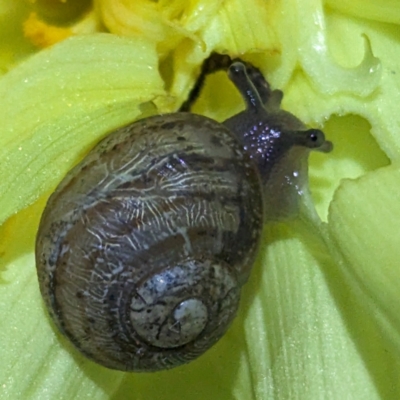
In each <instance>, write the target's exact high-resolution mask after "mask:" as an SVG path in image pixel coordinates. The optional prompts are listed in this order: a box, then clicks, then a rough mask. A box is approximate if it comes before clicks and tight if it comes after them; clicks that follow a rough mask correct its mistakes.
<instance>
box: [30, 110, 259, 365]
mask: <svg viewBox="0 0 400 400" xmlns="http://www.w3.org/2000/svg"><path fill="white" fill-rule="evenodd" d="M262 207H263V205H262V194H261V188H260V178H259V176H258V172H257V171H256V170H255V167H254V166H253V164H252V163H251V162H249V159H248V156H247V155H246V154H244V152H243V150H242V149H241V147H240V145H239V143H238V142H237V141H236V139H235V138H234V137H233V135H232V134H231V133H230V132H229V131H228V129H227V128H224V127H223V126H221V124H219V123H217V122H215V121H212V120H210V119H208V118H205V117H201V116H196V115H193V114H186V113H180V114H171V115H163V116H155V117H151V118H148V119H145V120H142V121H138V122H136V123H134V124H132V125H129V126H127V127H125V128H122V129H120V130H118V131H116V132H114V133H113V134H112V135H110V136H109V137H107V138H106V139H104V140H103V141H102V142H100V143H99V144H98V145H97V146H96V147H95V148H94V149H93V150H92V151H91V153H89V155H88V156H87V157H86V158H85V159H84V160H83V161H82V162H81V163H80V164H79V165H78V166H77V167H75V168H74V169H73V170H72V171H71V172H70V173H69V174H68V175H67V177H66V178H65V179H64V181H63V182H62V183H61V184H60V186H59V187H58V188H57V190H56V192H55V193H54V194H53V195H52V196H51V198H50V199H49V202H48V205H47V207H46V210H45V212H44V215H43V217H42V221H41V225H40V228H39V234H38V238H37V251H36V257H37V265H38V275H39V281H40V287H41V291H42V294H43V297H44V298H45V301H46V303H47V305H48V307H49V309H50V312H51V315H52V317H53V319H54V321H55V322H56V324H57V325H58V326H59V327H60V329H61V330H62V331H63V332H64V333H65V335H66V336H68V337H69V338H70V340H71V341H72V343H74V345H75V346H76V347H77V348H78V349H79V350H80V351H81V352H83V353H84V354H85V355H87V356H88V357H89V358H92V359H94V360H95V361H97V362H99V363H100V364H103V365H105V366H107V367H109V368H115V369H121V370H137V371H150V370H158V369H165V368H169V367H173V366H176V365H179V364H181V363H184V362H187V361H190V360H191V359H193V358H195V357H197V356H198V355H200V354H201V353H203V352H204V351H205V350H206V349H207V348H209V347H211V346H212V345H213V344H214V343H215V342H216V341H217V340H218V339H219V338H220V337H221V336H222V335H223V334H224V332H225V331H226V329H227V327H228V326H229V324H230V322H231V321H232V319H233V317H234V316H235V313H236V310H237V306H238V302H239V297H240V289H241V286H242V285H243V284H244V282H245V281H246V280H247V278H248V275H249V273H250V269H251V266H252V264H253V261H254V257H255V254H256V250H257V246H258V241H259V236H260V231H261V227H262V222H263V216H262V214H263V210H262Z"/></svg>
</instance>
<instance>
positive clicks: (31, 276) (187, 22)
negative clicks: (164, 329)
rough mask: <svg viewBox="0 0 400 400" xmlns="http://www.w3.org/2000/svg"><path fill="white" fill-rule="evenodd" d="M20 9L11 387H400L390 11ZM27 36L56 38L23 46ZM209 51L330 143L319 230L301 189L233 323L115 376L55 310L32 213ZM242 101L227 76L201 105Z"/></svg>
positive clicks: (0, 158)
mask: <svg viewBox="0 0 400 400" xmlns="http://www.w3.org/2000/svg"><path fill="white" fill-rule="evenodd" d="M15 3H17V2H11V1H6V0H2V1H0V74H2V76H1V77H0V98H1V107H0V121H1V134H0V176H1V180H0V224H2V226H1V227H0V238H1V239H0V315H1V320H0V321H1V322H0V360H1V362H0V398H2V399H13V400H14V399H46V398H48V399H92V398H93V399H108V398H111V399H113V400H122V399H141V398H144V399H194V400H196V399H204V398H212V399H222V400H223V399H235V398H237V399H245V400H246V399H270V398H271V399H272V398H273V399H307V400H309V399H325V398H329V399H353V398H354V399H392V398H393V399H397V398H400V385H399V383H398V382H399V381H400V380H399V378H400V365H399V361H398V359H399V355H400V317H399V312H398V306H399V304H400V295H399V293H400V290H399V289H400V268H399V267H398V259H399V256H400V250H399V245H398V243H399V242H400V234H399V229H398V225H399V223H398V222H399V221H400V189H398V188H399V186H400V185H399V183H400V169H399V159H400V135H399V131H400V113H399V112H398V108H399V106H398V105H399V104H400V101H399V100H400V69H399V65H400V39H399V35H398V30H399V26H398V24H399V23H400V6H399V5H398V4H397V2H396V1H394V0H382V1H381V2H374V1H373V0H368V1H365V0H364V1H361V0H354V1H352V2H351V4H349V2H346V1H344V0H341V1H339V0H335V1H334V0H327V1H325V3H324V4H323V3H322V2H321V0H280V1H279V0H278V1H267V0H225V1H222V0H221V1H212V0H197V1H195V0H193V1H189V2H183V1H165V0H164V1H163V0H161V1H158V2H154V1H150V0H131V1H129V0H114V1H112V0H97V1H94V2H93V5H90V4H89V2H78V1H69V2H68V1H67V0H64V1H56V0H47V1H45V0H42V1H40V0H38V1H36V2H34V1H33V0H32V1H31V3H33V5H30V4H28V3H25V4H22V3H21V4H18V5H15ZM83 3H84V5H82V4H83ZM58 7H61V9H60V8H58ZM62 7H64V8H62ZM68 7H70V8H68ZM60 10H61V11H60ZM66 16H67V17H66ZM16 26H18V27H19V28H18V29H17V28H16ZM100 31H103V32H107V31H108V32H111V34H110V33H95V32H100ZM68 36H71V37H69V38H68V39H65V38H66V37H68ZM64 39H65V40H64ZM60 40H61V41H60ZM59 41H60V42H59ZM56 42H59V43H57V44H54V43H56ZM34 46H40V47H45V49H43V50H40V51H37V54H35V55H33V56H32V57H28V56H29V55H31V54H32V53H34V52H35V50H34V49H35V47H34ZM212 51H217V52H221V53H222V52H227V53H229V54H230V55H232V56H241V57H242V58H244V59H245V60H248V61H251V62H253V63H254V64H255V65H257V66H259V67H260V68H261V69H262V71H263V72H264V73H265V75H266V76H267V77H268V80H269V81H270V82H271V84H272V86H273V87H276V88H280V89H282V90H283V91H284V93H285V98H284V103H283V104H284V107H285V108H286V109H287V110H289V111H291V112H293V113H294V114H296V115H297V116H299V117H300V118H301V119H302V120H303V121H304V122H306V123H308V124H310V125H312V126H318V127H324V130H325V133H326V134H327V136H328V138H329V139H330V140H331V141H333V142H334V145H335V149H334V152H333V153H331V154H329V155H326V154H323V155H321V154H316V155H313V156H312V160H311V166H310V186H311V191H312V195H313V200H314V203H315V205H316V209H317V211H318V214H319V216H320V218H321V219H322V221H325V222H321V221H320V220H319V218H318V217H317V215H316V214H315V213H314V211H313V206H312V202H311V200H310V199H309V198H308V197H307V196H305V201H304V203H305V208H304V213H303V216H302V218H300V219H299V220H297V221H293V222H288V223H286V224H275V225H272V226H269V227H267V228H266V232H265V240H264V241H265V246H263V249H262V251H261V253H260V257H259V260H258V262H257V264H256V266H255V267H254V271H253V274H252V277H251V279H250V281H249V282H248V283H247V285H246V286H245V288H244V290H243V298H242V304H241V309H240V313H239V315H238V318H237V319H236V320H235V322H234V324H233V326H232V328H231V329H230V330H229V332H228V333H227V335H226V336H225V337H224V338H223V339H222V340H221V341H220V342H219V343H218V344H217V345H216V346H215V347H214V348H212V349H211V350H210V351H209V352H207V353H206V354H205V355H204V356H202V357H201V358H199V359H198V360H196V361H195V362H193V363H191V364H188V365H186V366H183V367H180V368H177V369H174V370H171V371H166V372H161V373H153V374H126V373H122V372H116V371H110V370H107V369H105V368H102V367H100V366H98V365H95V364H93V363H92V362H90V361H88V360H86V359H84V358H83V357H82V356H81V355H79V354H77V353H76V351H75V350H73V349H72V348H71V346H70V345H69V344H68V343H67V342H66V340H65V339H64V338H63V337H61V336H60V335H59V334H58V333H57V332H56V331H55V329H54V328H53V326H52V324H51V323H50V321H49V319H48V317H47V314H46V311H45V310H44V307H43V304H42V301H41V298H40V294H39V289H38V283H37V279H36V271H35V267H34V240H35V234H36V230H37V225H38V221H39V218H40V214H41V212H42V210H43V207H44V204H45V201H46V199H47V197H48V195H49V193H50V192H51V191H52V190H53V189H54V188H55V186H56V185H57V183H58V182H59V181H60V180H61V179H62V177H63V176H64V175H65V174H66V172H67V171H68V170H69V169H70V168H71V167H72V166H73V165H74V164H76V163H77V162H78V161H79V160H80V159H81V158H82V157H83V156H84V155H85V154H86V153H87V151H88V150H89V149H90V148H91V147H92V146H93V144H94V143H96V142H97V141H98V140H99V139H100V138H101V137H104V136H105V135H106V134H107V133H108V132H110V131H112V130H113V129H115V128H116V127H118V126H121V125H123V124H126V123H128V122H130V121H133V120H135V119H137V118H139V117H142V116H146V115H149V114H152V113H156V112H166V111H172V110H174V109H176V108H177V107H178V105H179V104H180V103H181V102H182V101H183V100H184V99H185V97H186V95H187V93H188V91H189V90H190V88H191V87H192V86H193V84H194V81H195V79H196V74H197V73H198V71H199V67H200V65H201V63H202V61H203V60H204V58H206V57H207V56H208V55H209V54H210V52H212ZM159 71H160V73H159ZM241 107H242V103H241V101H240V98H239V96H237V95H236V94H235V93H234V90H233V89H232V87H231V86H230V83H229V82H228V79H227V78H226V77H225V76H224V74H223V73H219V74H218V75H216V76H212V77H210V78H209V80H208V81H207V84H206V86H205V88H204V91H203V93H202V96H201V98H200V99H199V101H198V103H197V105H196V112H198V113H202V114H205V115H208V116H210V117H212V118H215V119H217V120H223V119H224V118H226V117H227V116H229V115H232V114H234V113H235V112H237V111H238V110H239V109H240V108H241ZM344 178H350V179H346V180H343V179H344Z"/></svg>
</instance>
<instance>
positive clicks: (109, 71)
mask: <svg viewBox="0 0 400 400" xmlns="http://www.w3.org/2000/svg"><path fill="white" fill-rule="evenodd" d="M163 93H164V92H163V82H162V80H161V78H160V76H159V74H158V70H157V58H156V54H155V52H154V47H153V46H152V45H150V44H149V43H148V42H143V41H138V40H135V41H133V40H129V39H124V38H119V37H117V36H113V35H107V34H98V35H93V36H82V37H75V38H71V39H69V40H67V41H65V42H62V43H60V44H59V45H56V46H54V47H52V48H50V49H48V50H45V51H43V52H40V53H38V54H37V55H36V56H34V57H32V58H31V59H30V60H29V61H27V62H26V63H24V64H22V65H21V66H20V67H19V68H16V69H14V70H13V71H11V72H10V73H9V74H7V75H6V76H5V77H4V78H3V79H2V80H1V81H0V98H1V99H2V107H1V109H0V120H1V121H2V135H1V136H0V158H1V160H2V162H1V164H0V174H1V176H3V179H1V181H0V193H1V198H0V221H4V220H5V219H6V218H7V217H8V216H10V215H11V214H13V213H15V212H16V211H18V210H20V209H22V208H23V207H26V206H27V205H28V204H30V203H32V202H33V201H34V200H35V199H37V198H38V197H39V196H40V195H41V194H43V193H44V192H47V191H49V190H50V189H52V188H54V187H55V186H56V184H57V183H58V182H59V181H60V180H61V178H62V177H63V176H64V175H65V174H66V172H67V171H68V170H69V169H70V168H71V167H72V166H73V164H75V163H76V162H77V161H78V157H82V156H83V155H84V154H85V152H87V151H88V149H89V148H90V147H92V146H93V144H94V143H95V142H96V141H98V140H99V139H100V138H101V137H103V136H104V135H105V134H107V133H108V132H110V131H111V130H113V129H115V128H116V127H119V126H121V125H123V124H126V123H128V122H130V121H132V120H134V119H135V118H137V117H138V116H139V115H141V113H142V112H144V110H143V108H142V109H141V107H142V104H143V103H144V102H148V101H151V100H153V99H155V98H156V97H157V96H161V95H163Z"/></svg>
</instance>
